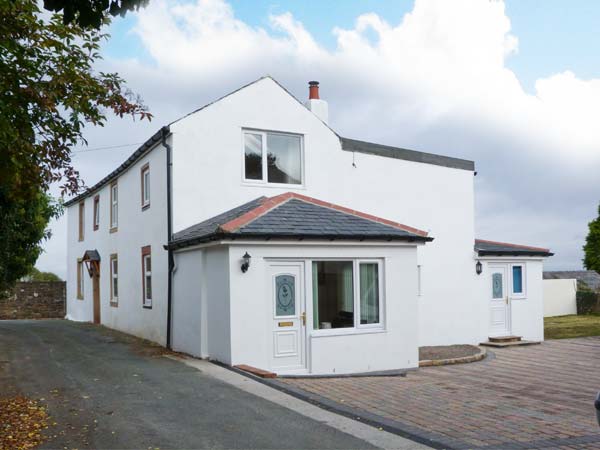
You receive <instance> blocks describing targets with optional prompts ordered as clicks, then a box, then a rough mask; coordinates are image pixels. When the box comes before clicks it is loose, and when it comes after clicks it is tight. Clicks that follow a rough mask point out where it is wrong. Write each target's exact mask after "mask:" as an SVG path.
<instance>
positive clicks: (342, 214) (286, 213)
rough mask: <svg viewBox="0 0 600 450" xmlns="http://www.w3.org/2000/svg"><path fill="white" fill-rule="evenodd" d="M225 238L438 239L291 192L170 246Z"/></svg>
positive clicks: (185, 233)
mask: <svg viewBox="0 0 600 450" xmlns="http://www.w3.org/2000/svg"><path fill="white" fill-rule="evenodd" d="M221 239H300V240H302V239H314V240H357V241H375V240H376V241H382V240H383V241H408V242H428V241H432V240H433V238H431V237H429V236H428V235H427V233H426V232H425V231H421V230H418V229H416V228H412V227H409V226H406V225H403V224H400V223H397V222H392V221H389V220H386V219H382V218H379V217H375V216H372V215H369V214H365V213H361V212H359V211H355V210H352V209H348V208H345V207H342V206H339V205H334V204H332V203H327V202H323V201H321V200H318V199H315V198H311V197H307V196H304V195H300V194H296V193H292V192H288V193H285V194H281V195H278V196H276V197H271V198H267V197H260V198H257V199H255V200H252V201H251V202H248V203H245V204H244V205H241V206H238V207H237V208H234V209H231V210H229V211H226V212H224V213H222V214H220V215H218V216H216V217H213V218H211V219H208V220H206V221H204V222H201V223H199V224H197V225H193V226H191V227H189V228H186V229H185V230H182V231H180V232H178V233H175V235H174V237H173V240H172V241H171V243H170V246H171V248H174V249H177V248H183V247H188V246H190V245H196V244H200V243H204V242H209V241H214V240H221Z"/></svg>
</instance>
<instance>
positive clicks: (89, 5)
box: [44, 0, 148, 28]
mask: <svg viewBox="0 0 600 450" xmlns="http://www.w3.org/2000/svg"><path fill="white" fill-rule="evenodd" d="M147 3H148V0H110V1H109V0H44V8H45V9H47V10H48V11H53V12H60V11H62V12H63V23H64V24H69V23H71V22H75V23H76V24H78V25H79V26H81V27H93V28H100V26H101V25H102V22H103V20H104V19H106V18H107V17H108V15H109V14H110V15H112V16H116V15H120V16H124V15H125V13H127V11H131V10H133V9H139V7H140V6H145V5H146V4H147Z"/></svg>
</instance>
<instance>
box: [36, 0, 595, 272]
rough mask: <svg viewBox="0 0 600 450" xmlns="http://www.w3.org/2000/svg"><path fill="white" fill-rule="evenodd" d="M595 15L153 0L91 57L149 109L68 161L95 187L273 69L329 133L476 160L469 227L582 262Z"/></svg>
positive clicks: (55, 259)
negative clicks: (324, 119)
mask: <svg viewBox="0 0 600 450" xmlns="http://www.w3.org/2000/svg"><path fill="white" fill-rule="evenodd" d="M599 24H600V2H590V1H582V0H575V1H570V2H564V1H559V0H545V1H544V2H540V1H537V0H506V1H504V2H502V1H498V0H454V1H452V2H449V1H446V0H416V1H412V0H411V1H408V0H395V1H392V0H378V1H374V0H362V1H356V0H329V1H328V2H317V1H303V2H300V1H291V0H288V1H269V0H258V1H253V2H248V1H244V0H230V1H225V0H188V1H184V0H181V1H179V0H171V1H168V2H167V1H160V0H151V1H150V4H149V6H148V7H146V8H144V9H142V10H140V11H139V12H137V13H130V14H128V15H127V16H126V17H125V18H117V19H115V20H114V21H113V23H112V25H111V26H110V28H109V30H108V31H109V33H110V34H111V38H110V39H109V40H108V41H107V42H106V43H105V44H104V46H103V52H102V53H103V56H104V60H103V61H102V62H100V63H99V64H98V66H97V69H98V70H104V71H106V70H110V71H116V72H118V73H119V74H120V75H121V76H122V77H123V78H125V79H126V80H127V82H128V86H129V87H130V88H131V89H132V90H133V91H134V92H136V93H138V94H140V95H141V96H142V97H143V99H144V101H145V103H146V104H147V105H148V106H149V108H150V110H151V112H152V113H153V114H154V116H155V118H154V120H153V121H152V122H151V123H146V122H132V121H131V120H130V119H110V120H109V121H108V123H107V125H106V126H105V127H103V128H89V129H87V130H86V133H85V134H86V138H87V140H88V147H87V148H85V147H80V148H77V149H75V153H74V159H73V161H74V165H75V168H76V169H78V170H79V171H80V173H81V175H82V177H83V179H84V181H85V182H86V184H87V185H89V186H91V185H93V184H94V183H95V182H96V181H98V180H100V179H101V178H103V177H104V176H105V175H106V174H108V173H109V172H110V171H111V170H113V169H114V168H115V167H116V166H117V165H118V164H120V163H121V162H122V161H123V160H124V159H126V158H127V156H129V154H131V153H132V152H133V151H134V150H135V148H136V145H139V143H141V142H143V141H145V140H146V139H147V138H148V137H149V136H150V135H151V134H153V133H154V132H155V131H156V130H157V129H158V128H160V126H162V125H163V124H166V123H168V122H170V121H172V120H174V119H176V118H178V117H180V116H182V115H184V114H186V113H188V112H190V111H192V110H194V109H196V108H198V107H199V106H201V105H203V104H205V103H208V102H210V101H212V100H214V99H216V98H218V97H221V96H222V95H224V94H226V93H228V92H230V91H232V90H234V89H236V88H238V87H239V86H241V85H244V84H246V83H248V82H250V81H253V80H254V79H257V78H259V77H261V76H263V75H267V74H269V75H271V76H273V77H275V78H276V79H277V80H278V81H279V82H280V83H282V84H283V85H284V86H286V87H287V88H288V89H289V90H290V91H291V92H292V93H293V94H294V95H296V97H298V98H300V99H304V98H305V97H306V94H307V89H306V83H307V81H309V80H313V79H316V80H319V81H320V82H321V97H322V98H324V99H325V100H327V101H328V102H329V111H330V114H329V115H330V125H331V126H332V127H333V128H334V129H335V130H336V131H337V132H338V133H339V134H341V135H343V136H346V137H351V138H357V139H362V140H369V141H373V142H378V143H382V144H389V145H395V146H399V147H404V148H412V149H415V150H420V151H427V152H432V153H439V154H444V155H449V156H456V157H460V158H466V159H471V160H474V161H475V163H476V170H477V176H476V177H475V202H476V212H475V228H476V232H477V237H480V238H484V239H493V240H501V241H508V242H516V243H523V244H530V245H536V246H543V247H550V248H551V249H552V251H554V252H555V256H554V257H552V258H550V259H548V260H547V262H546V264H545V267H546V268H547V269H551V270H568V269H580V268H581V267H582V263H581V260H582V257H583V255H582V250H581V247H582V245H583V243H584V239H585V236H586V232H587V223H588V222H589V221H590V220H592V219H593V218H594V217H595V215H596V214H597V210H598V203H599V202H600V127H599V126H598V121H599V119H600V53H599V52H598V51H597V48H596V45H595V44H596V43H597V42H598V37H599V36H598V34H599V33H600V27H599V26H598V25H599ZM106 147H110V148H106ZM50 227H51V229H52V233H53V237H52V238H51V239H50V240H49V241H47V242H46V243H45V246H44V247H45V252H44V254H42V256H41V257H40V259H39V261H38V264H37V266H38V268H40V269H41V270H50V271H53V272H55V273H57V274H59V275H60V276H63V277H64V276H65V274H66V221H65V218H64V217H62V218H60V219H58V220H55V221H53V222H52V223H51V224H50Z"/></svg>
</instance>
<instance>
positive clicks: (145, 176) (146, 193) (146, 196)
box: [141, 164, 150, 209]
mask: <svg viewBox="0 0 600 450" xmlns="http://www.w3.org/2000/svg"><path fill="white" fill-rule="evenodd" d="M141 182H142V209H146V208H148V207H149V206H150V165H149V164H145V165H144V166H143V167H142V169H141Z"/></svg>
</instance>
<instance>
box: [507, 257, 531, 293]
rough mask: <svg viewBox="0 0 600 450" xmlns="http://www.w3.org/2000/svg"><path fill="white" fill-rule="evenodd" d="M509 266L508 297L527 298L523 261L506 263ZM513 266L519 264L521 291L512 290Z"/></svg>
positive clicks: (525, 272) (525, 273)
mask: <svg viewBox="0 0 600 450" xmlns="http://www.w3.org/2000/svg"><path fill="white" fill-rule="evenodd" d="M508 266H509V270H510V275H509V277H510V286H509V289H510V291H509V292H510V298H514V299H524V298H527V269H526V267H527V265H526V264H525V263H524V262H523V263H511V264H509V265H508ZM515 266H520V267H521V282H522V286H521V287H522V288H523V289H522V290H523V292H514V291H513V289H514V284H513V267H515Z"/></svg>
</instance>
